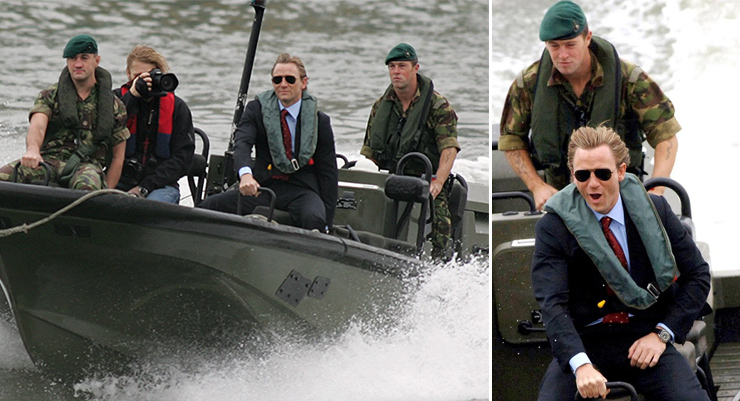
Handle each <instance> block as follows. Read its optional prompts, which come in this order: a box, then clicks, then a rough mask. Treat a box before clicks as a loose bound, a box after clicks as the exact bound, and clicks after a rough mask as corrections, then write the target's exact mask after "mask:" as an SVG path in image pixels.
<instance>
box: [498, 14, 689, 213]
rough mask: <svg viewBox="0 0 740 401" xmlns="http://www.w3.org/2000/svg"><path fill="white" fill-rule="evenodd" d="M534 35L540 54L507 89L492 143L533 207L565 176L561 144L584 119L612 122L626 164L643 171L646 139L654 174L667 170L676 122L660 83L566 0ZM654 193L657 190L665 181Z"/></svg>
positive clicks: (673, 156) (567, 175)
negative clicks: (521, 183)
mask: <svg viewBox="0 0 740 401" xmlns="http://www.w3.org/2000/svg"><path fill="white" fill-rule="evenodd" d="M540 39H541V40H542V41H544V42H545V46H546V49H545V52H544V53H543V55H542V58H541V59H540V60H539V61H537V62H535V63H534V64H532V65H531V66H529V67H528V68H526V69H525V70H524V71H522V72H521V73H520V74H519V75H518V76H517V77H516V79H515V80H514V83H513V84H512V85H511V88H510V89H509V93H508V95H507V97H506V102H505V105H504V110H503V113H502V116H501V126H500V130H501V137H500V139H499V143H498V148H499V150H501V151H504V152H505V154H506V158H507V160H508V161H509V164H510V165H511V167H512V169H513V170H514V172H516V173H517V175H519V177H520V178H521V179H522V181H524V183H525V184H526V185H527V188H528V189H529V190H530V191H531V192H532V194H533V195H534V198H535V203H536V206H537V208H538V209H542V206H543V205H544V203H545V202H546V201H547V199H549V198H550V196H552V195H553V194H554V193H555V192H557V191H558V190H559V189H561V188H563V187H564V186H566V185H567V184H568V183H569V182H570V181H571V180H570V175H571V174H570V171H569V170H568V168H567V165H566V164H567V163H566V157H565V155H566V154H567V146H568V142H569V139H570V134H571V133H572V132H573V130H574V129H577V128H579V127H581V126H585V125H588V126H598V125H601V124H603V125H607V126H609V127H612V128H614V129H615V130H616V131H617V132H618V133H619V135H620V137H621V138H622V139H623V140H624V142H625V143H626V144H627V147H628V148H629V150H630V158H631V160H632V163H631V164H630V166H628V171H629V172H632V173H635V174H637V175H638V176H641V175H643V174H644V172H643V168H642V167H643V154H642V143H643V141H644V140H647V142H648V144H649V145H650V146H652V147H653V148H654V149H655V158H654V161H655V164H654V167H653V177H668V176H670V173H671V170H672V169H673V165H674V163H675V160H676V152H677V150H678V140H677V138H676V134H677V133H678V131H680V130H681V126H680V125H679V124H678V122H677V121H676V119H675V117H674V108H673V104H672V103H671V101H670V100H669V99H668V98H667V97H666V96H665V95H664V94H663V92H662V91H661V90H660V88H659V87H658V85H657V84H656V83H655V82H654V81H653V80H652V79H650V77H648V75H647V74H646V73H645V72H644V71H642V69H640V67H638V66H636V65H635V64H633V63H630V62H628V61H625V60H623V59H621V58H619V56H618V54H617V52H616V50H615V49H614V47H613V46H612V45H611V44H610V43H609V42H607V41H606V40H604V39H601V38H599V37H597V36H592V33H591V31H589V29H588V24H587V22H586V16H585V15H584V14H583V11H582V10H581V8H580V7H579V6H578V5H576V4H575V3H573V2H571V1H567V0H563V1H560V2H558V3H556V4H555V5H553V6H552V7H551V8H550V9H549V10H548V11H547V13H546V14H545V17H544V19H543V21H542V24H541V25H540ZM530 129H531V135H530ZM540 168H541V169H544V173H545V180H544V181H543V180H542V179H541V178H540V176H539V175H538V174H537V169H540ZM653 192H655V193H656V194H658V195H660V194H662V193H663V188H662V187H661V188H656V189H654V190H653Z"/></svg>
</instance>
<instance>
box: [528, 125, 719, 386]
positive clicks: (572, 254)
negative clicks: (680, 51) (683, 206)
mask: <svg viewBox="0 0 740 401" xmlns="http://www.w3.org/2000/svg"><path fill="white" fill-rule="evenodd" d="M628 165H629V153H628V150H627V148H626V146H625V145H624V142H622V140H621V139H620V138H619V136H618V135H617V134H616V133H615V132H614V131H613V130H612V129H610V128H607V127H605V126H600V127H598V128H591V127H582V128H579V129H577V130H575V131H574V132H573V135H572V137H571V142H570V145H569V148H568V168H569V169H570V171H571V175H572V176H573V178H574V180H573V181H574V182H573V183H571V184H570V185H568V186H567V187H565V188H564V189H563V190H561V191H560V192H558V193H557V194H556V195H555V196H553V197H552V198H550V199H549V200H548V202H547V203H546V205H545V210H546V211H547V212H548V213H547V214H546V215H545V216H544V217H543V218H542V219H541V220H540V221H539V222H538V223H537V226H536V242H535V253H534V260H533V262H532V286H533V289H534V293H535V297H536V298H537V301H538V302H539V304H540V307H541V309H542V315H543V318H544V321H545V328H546V330H547V335H548V338H549V340H550V344H551V346H552V350H553V353H554V354H555V358H554V360H553V362H552V363H551V364H550V366H549V367H548V369H547V372H546V373H545V377H544V379H543V381H542V384H541V386H540V394H539V400H572V399H573V395H574V394H575V391H576V390H578V391H579V392H580V394H581V395H582V396H583V397H587V398H596V397H604V396H605V395H606V394H607V392H608V390H607V388H606V386H605V383H606V381H607V378H608V379H609V380H610V381H618V380H619V381H627V382H630V383H632V384H633V385H634V386H635V388H636V389H637V390H638V392H641V393H644V394H645V395H646V396H647V397H648V398H649V399H651V400H686V401H689V400H691V401H696V400H709V398H708V396H707V394H706V392H705V391H704V390H703V389H702V388H701V386H700V384H699V381H698V380H697V378H696V376H695V375H694V373H693V371H692V370H691V368H690V366H689V364H688V362H687V361H686V359H685V358H684V357H683V356H681V354H679V352H678V351H677V350H676V349H675V348H674V347H673V343H674V342H675V343H683V342H684V341H685V339H686V335H687V333H688V332H689V330H690V329H691V326H692V323H693V321H694V320H695V319H696V318H697V317H698V316H699V314H700V311H701V310H702V307H703V306H704V305H705V302H706V299H707V295H708V293H709V282H710V275H709V267H708V265H707V263H706V262H705V261H704V259H703V258H702V256H701V253H700V251H699V249H698V248H697V247H696V245H695V244H694V242H693V240H692V238H691V236H690V235H689V233H687V231H686V230H685V229H684V228H683V226H682V225H681V223H680V221H679V220H678V218H677V217H676V216H675V215H674V214H673V212H672V211H671V208H670V206H669V205H668V203H667V202H666V200H665V199H664V198H663V197H659V196H655V195H648V194H647V193H646V192H645V190H644V187H643V186H642V184H641V183H640V181H639V180H638V179H637V177H635V176H634V175H632V174H627V173H626V169H627V166H628ZM602 217H603V220H602ZM600 223H601V224H600Z"/></svg>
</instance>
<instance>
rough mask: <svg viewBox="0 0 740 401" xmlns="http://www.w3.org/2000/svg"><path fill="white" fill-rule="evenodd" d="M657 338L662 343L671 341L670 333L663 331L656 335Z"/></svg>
mask: <svg viewBox="0 0 740 401" xmlns="http://www.w3.org/2000/svg"><path fill="white" fill-rule="evenodd" d="M658 337H660V341H663V342H664V343H668V342H669V341H671V333H669V332H667V331H665V330H661V331H660V333H658Z"/></svg>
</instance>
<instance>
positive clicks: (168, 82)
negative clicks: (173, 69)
mask: <svg viewBox="0 0 740 401" xmlns="http://www.w3.org/2000/svg"><path fill="white" fill-rule="evenodd" d="M178 83H179V82H178V81H177V77H176V76H175V74H163V75H162V77H161V79H160V80H159V86H160V87H161V88H162V90H163V91H166V92H172V91H174V90H175V89H176V88H177V85H178Z"/></svg>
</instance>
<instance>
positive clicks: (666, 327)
mask: <svg viewBox="0 0 740 401" xmlns="http://www.w3.org/2000/svg"><path fill="white" fill-rule="evenodd" d="M657 326H658V327H660V328H662V329H664V330H665V331H667V332H668V333H670V334H671V342H672V343H675V342H676V336H675V335H674V334H673V331H672V330H671V329H669V328H668V326H666V325H664V324H663V323H658V324H657Z"/></svg>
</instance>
